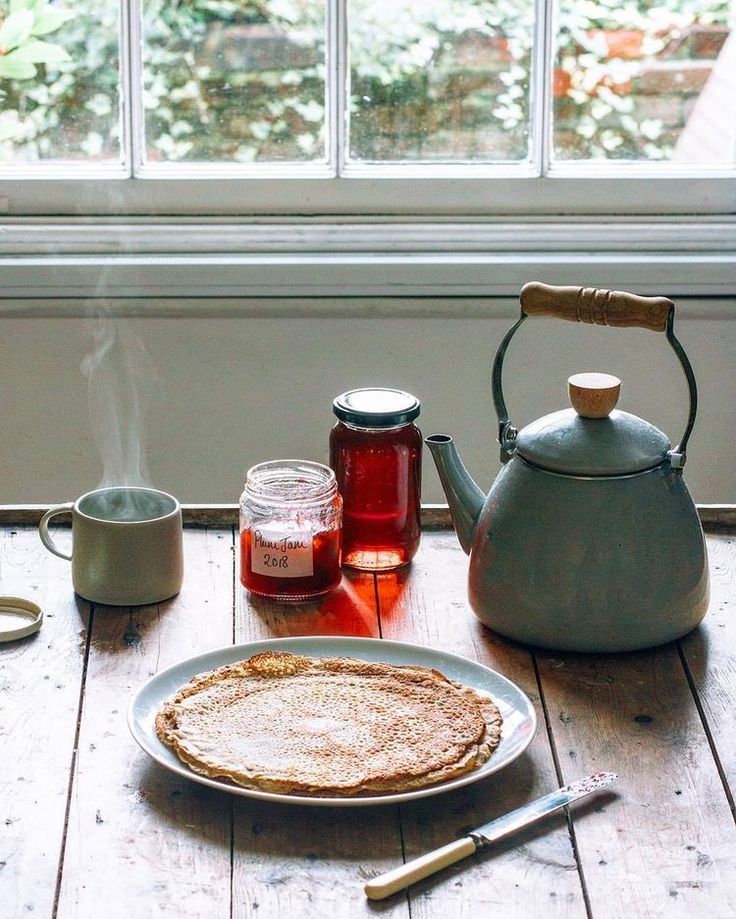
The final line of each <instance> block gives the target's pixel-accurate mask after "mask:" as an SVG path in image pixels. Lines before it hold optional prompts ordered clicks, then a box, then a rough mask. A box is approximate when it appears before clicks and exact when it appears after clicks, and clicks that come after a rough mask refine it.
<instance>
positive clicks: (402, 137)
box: [348, 0, 534, 163]
mask: <svg viewBox="0 0 736 919" xmlns="http://www.w3.org/2000/svg"><path fill="white" fill-rule="evenodd" d="M533 26H534V12H533V3H532V0H518V2H515V0H422V2H420V3H417V2H415V0H348V30H349V35H350V156H351V157H352V159H353V160H360V161H363V162H366V161H374V162H375V161H387V160H394V161H397V160H399V161H404V162H406V161H414V162H417V161H425V162H426V161H432V162H496V163H497V162H510V161H520V160H526V159H528V158H529V143H530V130H529V89H530V65H531V46H532V37H533Z"/></svg>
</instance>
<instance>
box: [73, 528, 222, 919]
mask: <svg viewBox="0 0 736 919" xmlns="http://www.w3.org/2000/svg"><path fill="white" fill-rule="evenodd" d="M184 546H185V576H184V585H183V588H182V591H181V593H180V594H179V596H178V597H176V598H174V599H173V600H170V601H167V602H165V603H161V604H159V605H157V606H151V607H135V608H132V609H125V608H113V607H95V608H94V611H93V620H92V627H91V637H92V640H91V648H90V656H89V664H88V671H87V687H86V692H85V696H84V706H83V712H82V722H81V729H80V735H79V754H78V757H77V763H76V771H75V775H74V787H73V792H72V806H71V811H70V816H69V828H68V833H67V844H66V850H65V856H64V865H63V875H62V883H61V892H60V894H61V895H60V900H59V913H58V914H59V916H60V917H69V916H75V917H85V919H86V917H89V919H92V917H95V919H96V917H98V916H100V915H101V914H102V915H104V916H106V917H109V919H118V917H120V919H131V917H135V916H146V917H153V916H163V915H167V916H170V915H176V916H177V917H202V916H207V917H208V919H210V917H212V919H220V917H222V919H229V916H230V840H231V803H232V802H231V799H230V796H229V795H228V794H225V793H221V792H217V791H212V790H210V789H208V788H205V787H203V786H201V785H198V784H195V783H194V782H188V781H182V780H180V779H178V778H177V777H176V776H173V775H172V774H170V773H168V772H167V771H166V770H164V769H162V768H160V767H158V766H157V765H156V764H154V763H152V762H151V761H150V760H149V759H148V757H147V756H146V755H145V754H144V753H143V752H142V751H140V750H139V749H138V747H137V746H136V744H135V742H134V741H133V739H132V737H131V736H130V733H129V731H128V727H127V724H126V714H127V708H128V705H129V703H130V701H131V699H132V697H133V695H134V694H135V692H136V691H137V689H138V688H139V687H140V686H141V685H142V684H143V683H144V682H145V681H146V680H147V679H148V678H149V677H150V676H152V675H153V674H155V673H156V672H157V671H158V670H160V669H161V668H163V667H166V666H169V665H170V664H173V663H175V662H177V661H179V660H181V659H183V658H187V657H190V656H191V655H193V654H197V653H201V652H203V651H206V650H208V649H210V648H214V647H219V646H224V645H228V644H230V643H231V642H232V628H233V625H232V624H233V585H232V533H231V531H230V530H229V529H228V530H210V531H205V530H202V531H191V532H187V534H186V538H185V541H184Z"/></svg>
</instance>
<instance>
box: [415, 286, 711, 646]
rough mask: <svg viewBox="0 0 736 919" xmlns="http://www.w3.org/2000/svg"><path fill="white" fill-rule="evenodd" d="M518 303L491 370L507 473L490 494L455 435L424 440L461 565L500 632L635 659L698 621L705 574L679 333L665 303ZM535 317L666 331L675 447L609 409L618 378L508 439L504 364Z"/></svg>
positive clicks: (594, 377)
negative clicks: (679, 373)
mask: <svg viewBox="0 0 736 919" xmlns="http://www.w3.org/2000/svg"><path fill="white" fill-rule="evenodd" d="M520 304H521V316H520V318H519V320H518V321H517V322H516V323H515V325H514V326H513V327H512V328H511V329H510V330H509V332H508V333H507V334H506V336H505V338H504V339H503V341H502V342H501V344H500V345H499V348H498V351H497V353H496V357H495V360H494V363H493V370H492V394H493V402H494V406H495V410H496V415H497V417H498V440H499V443H500V446H501V459H502V462H503V466H502V468H501V471H500V472H499V474H498V477H497V478H496V481H495V482H494V484H493V486H492V488H491V490H490V492H489V493H488V495H485V494H484V493H483V491H482V490H481V489H480V488H479V487H478V486H477V485H476V484H475V482H474V481H473V480H472V478H471V477H470V475H469V474H468V472H467V470H466V469H465V467H464V466H463V464H462V462H461V461H460V458H459V456H458V453H457V450H456V448H455V445H454V442H453V440H452V437H450V436H449V435H447V434H433V435H431V436H430V437H428V438H426V443H427V446H428V448H429V450H430V451H431V453H432V456H433V458H434V461H435V464H436V466H437V470H438V472H439V476H440V479H441V482H442V486H443V488H444V491H445V494H446V496H447V501H448V504H449V507H450V512H451V515H452V520H453V524H454V527H455V531H456V533H457V536H458V538H459V540H460V544H461V545H462V547H463V549H464V550H465V552H466V553H467V554H468V555H469V556H470V561H469V569H468V597H469V601H470V605H471V608H472V609H473V612H474V613H475V614H476V616H478V618H479V619H480V620H481V621H482V622H483V623H484V624H485V625H487V626H488V627H489V628H491V629H493V630H494V631H496V632H498V633H499V634H501V635H503V636H505V637H507V638H511V639H514V640H516V641H520V642H524V643H526V644H531V645H535V646H538V647H542V648H549V649H553V650H563V651H584V652H615V651H631V650H637V649H642V648H648V647H652V646H655V645H660V644H663V643H665V642H668V641H671V640H673V639H675V638H678V637H680V636H681V635H684V634H686V633H687V632H689V631H690V630H691V629H693V628H695V626H697V624H698V623H699V622H700V621H701V620H702V618H703V617H704V615H705V613H706V610H707V607H708V601H709V577H708V561H707V553H706V546H705V539H704V537H703V530H702V526H701V523H700V519H699V517H698V513H697V510H696V508H695V504H694V502H693V499H692V497H691V495H690V492H689V491H688V488H687V486H686V484H685V480H684V478H683V466H684V465H685V460H686V449H687V442H688V439H689V437H690V434H691V432H692V429H693V425H694V423H695V415H696V411H697V388H696V383H695V377H694V374H693V371H692V367H691V365H690V362H689V360H688V358H687V355H686V354H685V351H684V350H683V348H682V345H681V344H680V342H679V341H678V340H677V338H676V337H675V334H674V305H673V303H672V301H670V300H668V299H667V298H666V297H640V296H637V295H635V294H630V293H624V292H621V291H608V290H600V289H596V288H580V287H552V286H550V285H546V284H541V283H538V282H532V283H529V284H526V285H525V286H524V287H523V288H522V290H521V296H520ZM536 316H547V317H555V318H558V319H565V320H571V321H576V322H584V323H593V324H596V325H608V326H613V327H636V328H642V329H647V330H650V331H654V332H664V333H665V337H666V339H667V341H668V343H669V345H670V346H671V348H672V349H673V351H674V352H675V354H676V356H677V358H678V360H679V361H680V365H681V366H682V369H683V372H684V374H685V378H686V380H687V384H688V390H689V398H690V407H689V413H688V420H687V424H686V429H685V432H684V434H683V436H682V438H681V440H680V441H679V443H678V444H677V446H675V447H672V445H671V443H670V441H669V439H668V438H667V436H666V435H665V434H664V433H663V432H662V431H660V430H659V429H658V428H656V427H655V426H654V425H652V424H650V423H649V422H647V421H645V420H643V419H641V418H638V417H637V416H636V415H632V414H629V413H628V412H623V411H619V410H618V409H616V408H615V402H616V398H617V394H618V382H619V381H617V380H616V378H615V377H610V376H608V375H604V374H581V375H578V376H576V377H572V378H570V380H569V381H568V390H569V396H570V401H571V404H572V407H571V408H568V409H563V410H561V411H557V412H553V413H551V414H549V415H546V416H544V417H542V418H539V419H537V420H536V421H533V422H532V423H531V424H529V425H527V426H526V427H524V428H522V429H521V430H520V431H517V430H516V429H515V428H514V427H513V425H512V424H511V422H510V420H509V417H508V413H507V410H506V403H505V400H504V394H503V386H502V376H503V362H504V357H505V354H506V351H507V348H508V346H509V343H510V342H511V339H512V338H513V336H514V335H515V334H516V332H517V330H518V329H519V327H520V326H521V325H522V323H523V322H525V321H526V320H527V319H528V318H529V317H536Z"/></svg>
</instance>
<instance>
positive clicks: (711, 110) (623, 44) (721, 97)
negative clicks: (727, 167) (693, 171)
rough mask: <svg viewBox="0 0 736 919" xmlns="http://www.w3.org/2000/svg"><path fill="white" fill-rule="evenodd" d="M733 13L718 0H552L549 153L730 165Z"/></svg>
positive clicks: (735, 137)
mask: <svg viewBox="0 0 736 919" xmlns="http://www.w3.org/2000/svg"><path fill="white" fill-rule="evenodd" d="M733 15H734V9H733V7H732V5H731V3H729V2H728V0H654V2H652V0H630V2H625V3H621V0H596V2H595V3H593V2H591V0H559V8H558V11H557V17H556V25H557V31H556V36H557V44H556V52H555V60H554V78H553V86H552V93H553V112H554V115H553V122H554V130H553V149H554V155H555V157H557V158H558V159H562V160H590V161H596V160H638V161H641V160H648V161H657V160H663V161H671V162H682V163H717V164H731V163H733V162H734V159H735V156H736V34H734V33H731V32H730V31H729V20H730V19H731V18H732V17H733Z"/></svg>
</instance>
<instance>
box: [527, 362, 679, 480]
mask: <svg viewBox="0 0 736 919" xmlns="http://www.w3.org/2000/svg"><path fill="white" fill-rule="evenodd" d="M620 387H621V381H620V380H618V379H617V378H616V377H613V376H610V375H609V374H602V373H581V374H576V375H575V376H572V377H570V379H569V380H568V394H569V396H570V401H571V403H572V405H573V407H572V408H570V409H563V410H562V411H559V412H552V414H550V415H545V416H544V417H542V418H538V419H537V420H536V421H533V422H532V423H531V424H528V425H527V426H526V427H525V428H523V429H522V430H521V431H519V434H518V435H517V438H516V442H515V446H516V451H517V452H518V453H519V454H520V455H521V456H522V457H523V458H524V459H526V460H528V461H529V462H530V463H533V464H534V465H535V466H540V467H541V468H542V469H547V470H549V471H551V472H559V473H563V474H567V475H591V476H596V475H600V476H604V475H605V476H612V475H631V474H632V473H636V472H643V471H645V470H647V469H653V468H654V467H655V466H659V465H660V463H662V462H663V460H664V459H665V458H666V456H667V453H668V451H669V450H670V447H671V444H670V441H669V438H668V437H667V435H666V434H664V433H662V431H660V430H659V428H656V427H655V426H654V425H653V424H650V423H649V422H648V421H644V420H643V419H642V418H638V417H637V416H636V415H630V414H629V413H628V412H622V411H618V410H616V409H615V408H614V406H615V405H616V401H617V399H618V394H619V391H620Z"/></svg>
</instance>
